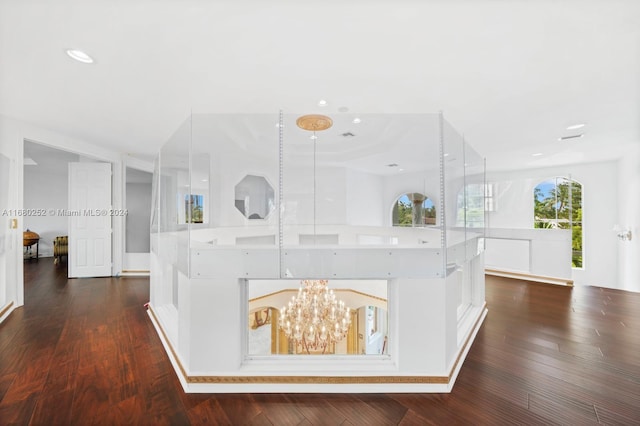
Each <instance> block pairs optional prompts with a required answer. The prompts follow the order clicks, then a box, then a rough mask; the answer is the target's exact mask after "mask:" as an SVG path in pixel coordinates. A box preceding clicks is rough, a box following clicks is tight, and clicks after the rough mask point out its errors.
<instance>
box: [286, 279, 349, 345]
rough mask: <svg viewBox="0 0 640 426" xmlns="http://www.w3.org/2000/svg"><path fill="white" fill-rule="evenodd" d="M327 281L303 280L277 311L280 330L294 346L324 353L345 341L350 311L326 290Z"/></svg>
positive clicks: (332, 293)
mask: <svg viewBox="0 0 640 426" xmlns="http://www.w3.org/2000/svg"><path fill="white" fill-rule="evenodd" d="M327 283H328V281H327V280H303V281H302V282H301V286H300V288H299V289H298V294H296V295H295V296H292V297H291V300H290V301H289V303H288V304H287V305H286V306H283V307H282V309H281V310H280V328H281V329H282V330H283V331H284V333H285V335H286V336H287V338H289V339H293V340H294V341H295V343H296V346H299V347H301V348H302V349H304V350H306V351H307V353H309V351H310V350H314V351H317V350H322V352H323V353H324V351H325V350H326V348H327V347H328V346H329V345H330V344H331V343H335V342H339V341H341V340H342V339H344V338H345V336H346V335H347V332H348V331H349V326H350V325H351V310H350V308H348V307H346V306H345V304H344V302H343V301H342V300H338V299H337V298H336V295H335V293H334V292H333V290H331V289H329V287H327Z"/></svg>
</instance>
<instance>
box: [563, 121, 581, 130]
mask: <svg viewBox="0 0 640 426" xmlns="http://www.w3.org/2000/svg"><path fill="white" fill-rule="evenodd" d="M583 127H584V123H577V124H572V125H571V126H567V130H576V129H582V128H583Z"/></svg>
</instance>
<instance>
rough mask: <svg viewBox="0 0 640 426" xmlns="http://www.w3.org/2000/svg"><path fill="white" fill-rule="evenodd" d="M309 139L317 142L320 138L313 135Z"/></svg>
mask: <svg viewBox="0 0 640 426" xmlns="http://www.w3.org/2000/svg"><path fill="white" fill-rule="evenodd" d="M309 139H311V140H312V141H315V140H316V139H318V137H317V136H316V135H311V136H310V137H309Z"/></svg>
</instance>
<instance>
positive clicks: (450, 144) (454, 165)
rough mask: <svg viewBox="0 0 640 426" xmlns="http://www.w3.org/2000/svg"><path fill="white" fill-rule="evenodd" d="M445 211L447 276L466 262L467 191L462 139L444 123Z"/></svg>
mask: <svg viewBox="0 0 640 426" xmlns="http://www.w3.org/2000/svg"><path fill="white" fill-rule="evenodd" d="M442 141H443V154H442V162H443V174H444V210H445V220H446V227H445V228H446V231H445V232H446V247H447V259H446V269H447V275H449V274H450V273H451V272H453V271H454V270H455V269H456V268H457V267H459V266H460V265H462V263H463V262H464V260H465V249H464V247H465V239H466V234H465V225H466V220H467V219H466V190H465V156H464V155H465V152H464V142H463V139H462V136H460V134H459V133H458V132H457V131H456V130H455V129H454V128H453V127H452V126H451V124H449V123H448V122H447V121H446V120H444V119H443V120H442Z"/></svg>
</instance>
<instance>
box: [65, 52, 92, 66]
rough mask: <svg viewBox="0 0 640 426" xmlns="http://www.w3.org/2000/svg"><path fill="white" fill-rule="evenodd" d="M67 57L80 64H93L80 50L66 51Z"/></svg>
mask: <svg viewBox="0 0 640 426" xmlns="http://www.w3.org/2000/svg"><path fill="white" fill-rule="evenodd" d="M67 55H69V57H70V58H72V59H75V60H76V61H78V62H82V63H83V64H92V63H93V58H92V57H91V56H89V55H88V54H86V53H85V52H83V51H82V50H78V49H67Z"/></svg>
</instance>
